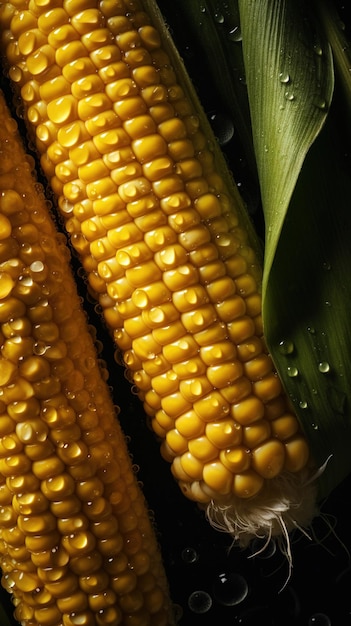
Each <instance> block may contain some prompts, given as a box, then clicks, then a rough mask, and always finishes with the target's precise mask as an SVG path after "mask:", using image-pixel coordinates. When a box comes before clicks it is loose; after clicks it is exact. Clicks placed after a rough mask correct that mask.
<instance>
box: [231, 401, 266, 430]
mask: <svg viewBox="0 0 351 626" xmlns="http://www.w3.org/2000/svg"><path fill="white" fill-rule="evenodd" d="M232 415H233V418H234V419H235V420H236V421H237V422H239V424H241V425H242V426H247V425H248V424H252V423H253V422H256V421H258V420H259V419H261V418H262V417H263V416H264V404H263V402H262V400H260V399H259V398H256V397H255V396H252V395H251V396H249V397H247V398H243V399H242V400H241V401H240V402H238V403H237V404H234V405H233V406H232Z"/></svg>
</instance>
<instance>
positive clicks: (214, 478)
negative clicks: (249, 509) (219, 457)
mask: <svg viewBox="0 0 351 626" xmlns="http://www.w3.org/2000/svg"><path fill="white" fill-rule="evenodd" d="M203 480H204V482H205V483H206V485H207V486H208V487H210V489H213V490H214V491H216V492H217V493H221V494H227V493H230V492H231V490H232V483H233V475H232V473H231V471H230V470H228V469H227V468H226V467H225V466H224V465H223V463H221V462H220V461H212V462H209V463H205V465H204V468H203Z"/></svg>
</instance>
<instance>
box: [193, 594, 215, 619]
mask: <svg viewBox="0 0 351 626" xmlns="http://www.w3.org/2000/svg"><path fill="white" fill-rule="evenodd" d="M188 606H189V609H190V610H191V611H192V612H193V613H199V614H200V613H207V611H209V610H210V608H211V606H212V598H211V596H210V594H209V593H207V591H193V593H191V594H190V596H189V598H188Z"/></svg>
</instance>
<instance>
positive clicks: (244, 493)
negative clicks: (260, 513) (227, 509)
mask: <svg viewBox="0 0 351 626" xmlns="http://www.w3.org/2000/svg"><path fill="white" fill-rule="evenodd" d="M263 483H264V479H263V477H262V476H260V475H259V474H257V472H255V470H252V469H248V470H246V472H243V473H241V474H235V476H234V480H233V491H234V493H235V495H236V496H238V497H239V498H252V497H253V496H255V495H256V494H257V493H259V491H261V489H262V487H263Z"/></svg>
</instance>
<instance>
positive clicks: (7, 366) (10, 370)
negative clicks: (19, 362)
mask: <svg viewBox="0 0 351 626" xmlns="http://www.w3.org/2000/svg"><path fill="white" fill-rule="evenodd" d="M16 375H17V367H16V365H15V364H14V363H11V361H6V360H5V359H2V360H1V367H0V385H1V386H5V385H9V384H11V382H12V381H13V380H14V379H15V377H16Z"/></svg>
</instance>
